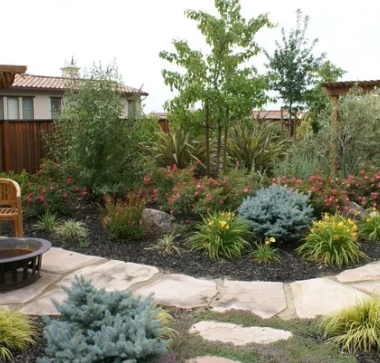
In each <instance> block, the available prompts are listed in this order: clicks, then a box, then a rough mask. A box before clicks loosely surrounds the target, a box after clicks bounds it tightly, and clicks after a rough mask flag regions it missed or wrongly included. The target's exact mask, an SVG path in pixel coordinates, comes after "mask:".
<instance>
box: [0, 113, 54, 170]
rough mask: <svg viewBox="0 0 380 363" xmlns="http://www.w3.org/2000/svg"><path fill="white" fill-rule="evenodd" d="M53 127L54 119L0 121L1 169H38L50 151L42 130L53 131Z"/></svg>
mask: <svg viewBox="0 0 380 363" xmlns="http://www.w3.org/2000/svg"><path fill="white" fill-rule="evenodd" d="M52 129H53V121H52V120H31V121H27V120H7V121H0V142H1V148H0V171H2V172H4V171H5V172H9V171H14V172H15V173H20V172H21V171H22V170H23V169H25V170H26V171H27V172H29V173H35V172H36V171H38V169H39V166H40V161H41V159H42V158H44V157H45V156H46V154H47V151H48V150H47V147H46V145H45V143H44V141H43V137H42V132H43V131H45V132H48V133H51V132H52Z"/></svg>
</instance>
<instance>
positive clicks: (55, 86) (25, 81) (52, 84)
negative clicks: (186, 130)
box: [11, 74, 148, 96]
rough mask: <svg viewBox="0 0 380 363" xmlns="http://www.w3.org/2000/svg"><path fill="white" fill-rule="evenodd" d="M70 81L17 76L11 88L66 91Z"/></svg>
mask: <svg viewBox="0 0 380 363" xmlns="http://www.w3.org/2000/svg"><path fill="white" fill-rule="evenodd" d="M68 81H70V79H68V78H64V77H51V76H36V75H32V74H21V75H20V74H16V77H15V80H14V82H13V85H12V87H11V88H15V89H31V90H54V91H64V90H65V89H66V85H67V82H68ZM120 87H121V91H122V92H125V93H134V94H140V95H142V96H148V93H146V92H144V91H140V90H139V89H137V88H133V87H129V86H124V85H121V86H120Z"/></svg>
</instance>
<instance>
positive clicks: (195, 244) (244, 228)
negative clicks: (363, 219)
mask: <svg viewBox="0 0 380 363" xmlns="http://www.w3.org/2000/svg"><path fill="white" fill-rule="evenodd" d="M196 228H197V230H198V231H197V232H195V233H194V235H193V236H191V237H190V245H191V247H192V249H193V250H200V251H205V252H206V253H207V254H208V256H209V257H210V259H211V260H218V259H220V258H222V257H227V258H234V257H240V256H241V255H242V254H243V252H244V250H245V249H246V248H247V247H248V246H249V242H248V241H247V238H249V236H250V235H252V233H251V232H250V231H249V223H248V222H246V221H244V220H243V219H241V218H239V217H236V216H235V214H234V213H231V212H214V213H210V214H208V215H207V216H206V217H203V218H202V222H200V223H198V224H197V225H196Z"/></svg>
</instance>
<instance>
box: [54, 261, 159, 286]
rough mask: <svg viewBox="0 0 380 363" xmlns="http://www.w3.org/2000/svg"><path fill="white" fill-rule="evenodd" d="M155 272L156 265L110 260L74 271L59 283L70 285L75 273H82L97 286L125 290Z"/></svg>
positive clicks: (148, 278) (150, 276)
mask: <svg viewBox="0 0 380 363" xmlns="http://www.w3.org/2000/svg"><path fill="white" fill-rule="evenodd" d="M157 273H158V269H157V268H156V267H152V266H147V265H139V264H136V263H129V262H128V263H125V262H121V261H115V260H111V261H109V262H106V263H104V264H101V265H92V266H91V265H90V266H86V267H84V268H82V269H80V270H78V271H75V273H72V274H70V275H68V276H67V277H65V278H64V279H63V280H62V282H61V284H60V285H63V286H70V285H71V283H72V281H73V279H74V276H75V275H83V276H84V277H85V278H89V279H91V280H92V283H93V284H94V286H96V287H97V288H105V289H106V290H107V291H114V290H125V289H128V288H129V287H131V286H132V285H134V284H137V283H140V282H145V281H148V280H150V279H151V278H152V277H153V276H154V275H155V274H157Z"/></svg>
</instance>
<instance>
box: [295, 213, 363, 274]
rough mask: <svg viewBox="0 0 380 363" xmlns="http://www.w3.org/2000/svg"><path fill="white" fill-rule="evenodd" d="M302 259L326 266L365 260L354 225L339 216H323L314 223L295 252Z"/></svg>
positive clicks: (350, 220) (343, 264) (339, 265)
mask: <svg viewBox="0 0 380 363" xmlns="http://www.w3.org/2000/svg"><path fill="white" fill-rule="evenodd" d="M296 252H297V253H299V254H301V255H302V256H303V257H305V258H307V259H310V260H312V261H316V262H324V263H326V264H327V265H333V266H338V267H342V266H347V265H350V264H352V263H355V262H359V261H360V260H361V259H367V256H366V255H365V253H364V252H362V251H360V249H359V244H358V242H357V225H356V223H355V222H354V221H353V220H352V219H350V218H347V217H345V216H343V215H341V214H338V213H337V214H335V215H332V216H331V215H328V214H325V215H324V216H323V219H322V220H320V221H314V222H313V225H312V227H311V228H310V233H309V234H308V235H307V236H306V238H305V243H304V244H303V245H302V246H301V247H299V248H298V249H297V250H296Z"/></svg>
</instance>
